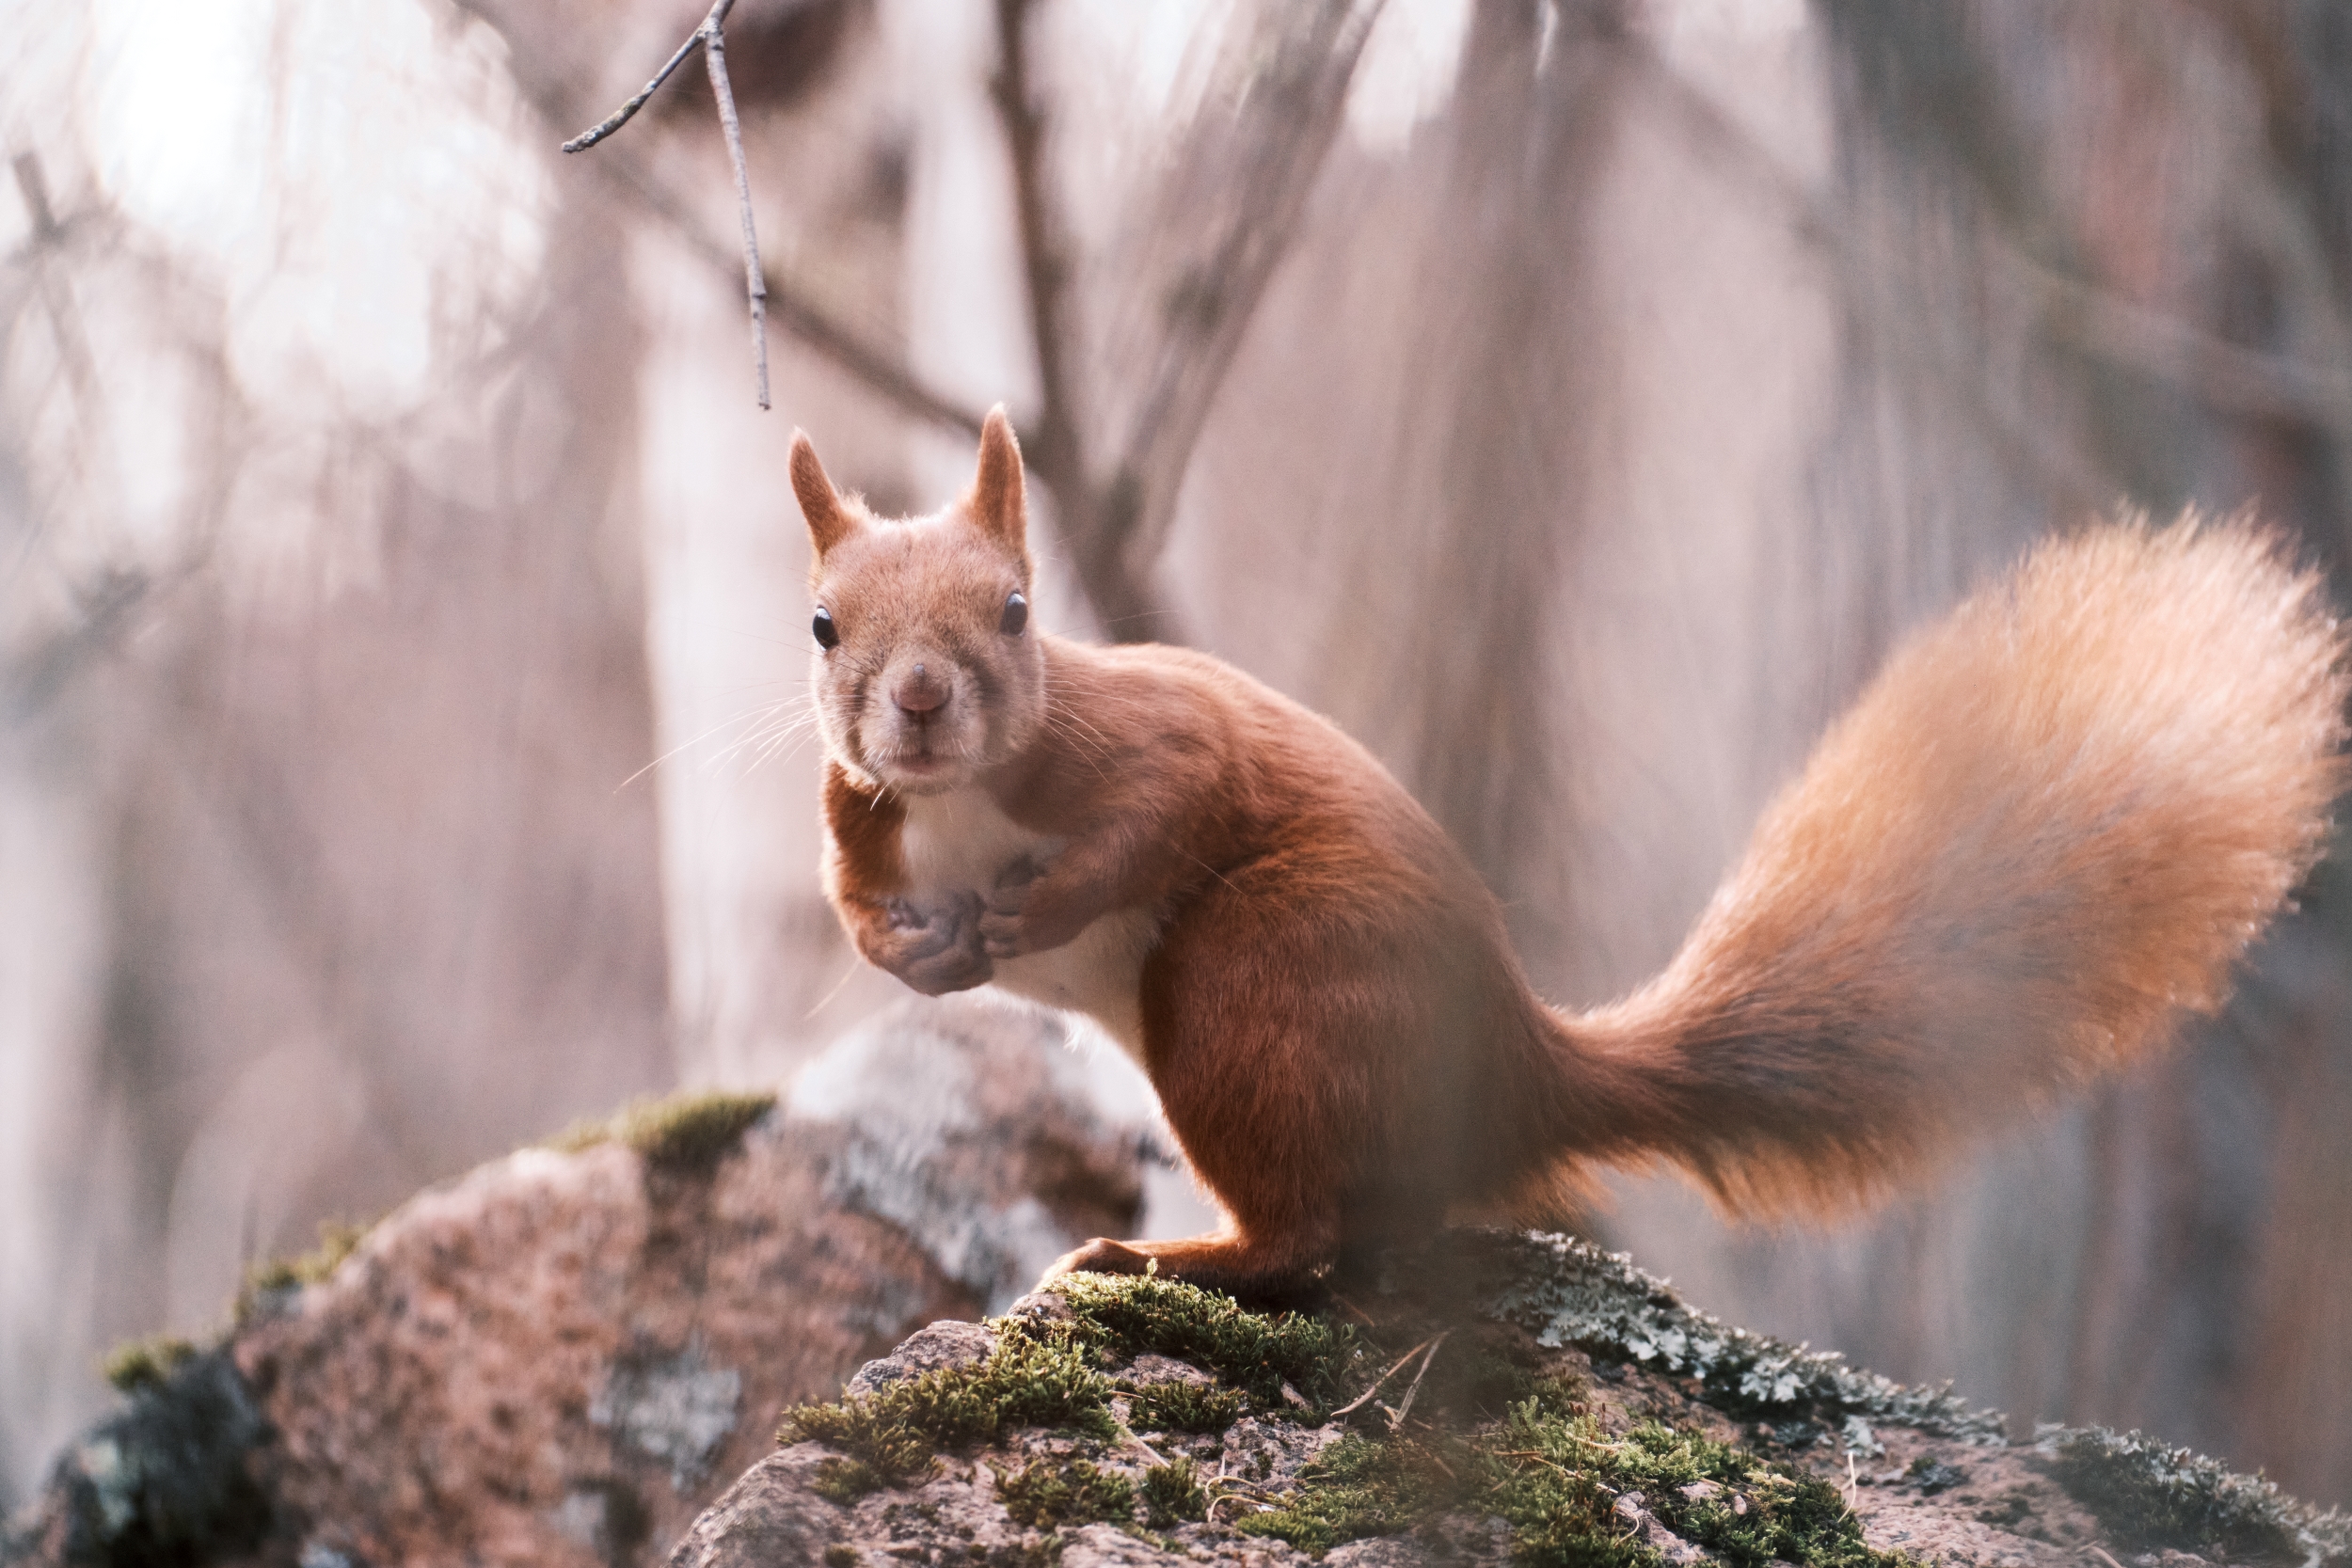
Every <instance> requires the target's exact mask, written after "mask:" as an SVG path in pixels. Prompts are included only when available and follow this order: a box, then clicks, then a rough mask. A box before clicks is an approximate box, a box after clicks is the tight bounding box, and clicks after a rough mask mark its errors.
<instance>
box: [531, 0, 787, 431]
mask: <svg viewBox="0 0 2352 1568" xmlns="http://www.w3.org/2000/svg"><path fill="white" fill-rule="evenodd" d="M734 8H735V0H718V4H716V5H714V6H712V7H711V8H710V14H709V15H708V16H706V17H704V18H703V21H702V25H701V26H699V27H697V28H695V29H694V30H693V32H692V33H691V34H689V35H688V36H687V40H686V41H685V42H684V43H681V44H679V45H678V46H677V53H676V54H675V55H671V56H670V58H669V60H668V62H667V63H666V64H664V65H663V66H662V68H661V69H660V71H656V72H655V73H654V78H653V80H652V81H650V82H647V83H646V84H645V85H644V87H643V88H641V89H640V90H639V92H638V94H637V96H636V97H634V98H632V99H630V100H629V101H628V103H624V104H622V105H621V106H620V107H619V108H617V109H615V110H613V111H612V113H611V114H610V115H607V116H606V117H605V118H604V119H602V120H601V121H599V122H598V123H597V124H596V127H595V128H594V129H592V130H588V131H583V132H581V133H580V135H577V136H574V137H573V138H572V139H571V140H569V141H567V142H565V143H564V151H566V152H585V151H587V150H588V149H590V148H592V147H594V146H596V143H598V142H600V141H602V140H604V138H605V137H607V136H609V135H612V133H613V132H615V131H618V130H619V129H620V128H621V127H622V126H624V125H627V124H628V122H629V120H630V119H633V118H635V116H636V114H637V111H638V110H640V109H642V108H644V106H645V102H646V100H648V99H650V98H651V97H653V95H654V93H655V92H656V91H657V90H658V89H659V88H660V86H661V84H662V83H664V82H666V81H668V80H669V79H670V76H671V73H672V72H674V71H676V70H677V68H678V67H679V66H680V65H683V64H684V63H685V61H686V56H687V55H691V54H692V53H693V52H694V49H695V47H696V46H697V45H700V46H701V48H702V52H703V64H704V65H705V67H707V69H708V71H709V72H710V91H711V94H712V96H713V97H715V98H717V99H718V101H719V129H720V132H721V133H722V134H723V135H724V136H725V138H726V144H727V158H728V161H729V162H731V163H732V164H733V165H734V166H735V201H736V206H737V208H738V209H739V211H740V212H741V214H742V217H743V287H744V293H745V294H746V295H747V296H748V297H749V299H750V301H751V310H752V358H753V361H754V363H755V365H756V366H757V369H758V375H759V405H760V407H762V408H765V407H767V406H768V281H767V277H766V276H765V275H764V274H763V273H761V271H760V269H759V233H758V230H756V229H755V227H754V225H753V223H752V179H751V173H750V170H749V168H748V167H747V166H746V165H745V164H744V161H743V128H742V124H741V122H740V121H739V120H738V119H736V114H735V88H734V87H733V86H732V85H731V84H730V83H729V82H728V81H727V40H726V34H725V26H726V20H727V12H729V11H731V10H733V9H734Z"/></svg>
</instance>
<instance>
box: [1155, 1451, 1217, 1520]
mask: <svg viewBox="0 0 2352 1568" xmlns="http://www.w3.org/2000/svg"><path fill="white" fill-rule="evenodd" d="M1139 1490H1140V1491H1141V1492H1142V1494H1143V1511H1144V1514H1145V1516H1146V1517H1147V1518H1148V1519H1149V1520H1150V1521H1151V1522H1152V1525H1153V1526H1154V1527H1155V1528H1161V1529H1165V1528H1168V1526H1170V1525H1177V1524H1183V1523H1184V1522H1186V1521H1187V1520H1197V1519H1200V1518H1201V1517H1202V1516H1203V1515H1205V1514H1206V1513H1208V1509H1209V1494H1208V1490H1207V1488H1205V1487H1203V1486H1202V1485H1201V1484H1200V1466H1199V1465H1195V1464H1194V1463H1193V1462H1192V1461H1191V1460H1189V1459H1176V1460H1170V1461H1169V1462H1168V1464H1166V1465H1152V1467H1151V1468H1150V1469H1148V1470H1146V1471H1144V1472H1143V1484H1142V1486H1141V1487H1140V1488H1139Z"/></svg>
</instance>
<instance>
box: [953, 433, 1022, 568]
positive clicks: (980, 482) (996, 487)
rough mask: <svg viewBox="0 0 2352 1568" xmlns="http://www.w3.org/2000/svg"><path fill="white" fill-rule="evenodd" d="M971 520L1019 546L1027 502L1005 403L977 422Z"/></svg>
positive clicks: (1007, 543)
mask: <svg viewBox="0 0 2352 1568" xmlns="http://www.w3.org/2000/svg"><path fill="white" fill-rule="evenodd" d="M966 504H967V507H968V510H969V511H970V512H971V514H972V520H973V521H974V522H976V523H977V524H979V525H980V527H981V529H982V530H983V531H986V532H988V533H990V534H992V535H993V536H994V537H995V538H996V539H997V540H999V541H1000V542H1001V543H1003V544H1004V546H1006V547H1007V548H1009V549H1011V550H1015V551H1018V550H1021V549H1023V548H1024V547H1025V546H1024V541H1025V539H1026V537H1027V533H1028V502H1027V500H1026V499H1025V494H1024V490H1023V486H1022V481H1021V443H1020V442H1019V441H1018V440H1017V439H1015V438H1014V436H1013V434H1012V421H1011V420H1009V419H1007V418H1006V417H1005V405H1004V404H1001V403H1000V404H997V405H996V406H995V407H993V408H992V409H990V410H989V411H988V419H987V420H986V422H984V423H983V424H982V425H981V426H980V471H979V473H978V474H977V476H975V477H974V479H973V481H972V498H971V499H970V501H969V502H967V503H966Z"/></svg>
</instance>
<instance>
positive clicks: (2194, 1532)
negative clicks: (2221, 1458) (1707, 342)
mask: <svg viewBox="0 0 2352 1568" xmlns="http://www.w3.org/2000/svg"><path fill="white" fill-rule="evenodd" d="M2050 1448H2051V1453H2052V1463H2051V1466H2050V1469H2051V1475H2052V1478H2053V1479H2054V1480H2056V1481H2058V1484H2059V1485H2060V1486H2062V1487H2064V1488H2065V1489H2066V1492H2067V1495H2068V1496H2069V1497H2073V1498H2074V1500H2075V1501H2076V1502H2078V1503H2080V1504H2082V1505H2083V1506H2084V1507H2085V1508H2087V1509H2089V1510H2090V1512H2091V1513H2092V1514H2094V1515H2095V1516H2096V1517H2097V1518H2098V1521H2099V1523H2100V1525H2101V1526H2102V1527H2104V1528H2106V1531H2107V1533H2108V1534H2109V1535H2112V1536H2113V1537H2115V1539H2116V1541H2117V1542H2118V1543H2119V1544H2122V1545H2124V1546H2127V1547H2130V1548H2132V1549H2134V1550H2140V1551H2145V1550H2149V1549H2152V1548H2156V1547H2164V1546H2171V1547H2176V1548H2178V1549H2180V1550H2182V1551H2188V1552H2197V1553H2200V1554H2201V1555H2203V1556H2206V1557H2210V1558H2213V1559H2215V1560H2228V1561H2233V1562H2242V1561H2246V1560H2256V1561H2299V1560H2303V1559H2304V1558H2305V1557H2307V1556H2313V1557H2318V1558H2320V1559H2321V1560H2329V1559H2337V1558H2342V1557H2344V1556H2345V1555H2346V1554H2347V1550H2348V1549H2352V1542H2348V1541H2346V1540H2345V1539H2344V1536H2345V1535H2347V1534H2352V1528H2339V1529H2338V1530H2337V1531H2336V1539H2335V1540H2333V1541H2332V1542H2320V1541H2307V1540H2305V1539H2303V1538H2302V1537H2303V1534H2304V1532H2302V1531H2299V1530H2298V1529H2297V1528H2296V1524H2297V1521H2296V1518H2295V1517H2294V1510H2293V1508H2292V1506H2291V1505H2290V1504H2289V1503H2288V1501H2287V1499H2285V1498H2284V1497H2281V1496H2280V1493H2279V1490H2278V1488H2277V1487H2275V1486H2273V1485H2271V1484H2270V1483H2269V1482H2268V1481H2263V1480H2261V1479H2260V1478H2258V1477H2247V1476H2236V1475H2232V1474H2231V1473H2230V1472H2229V1471H2227V1470H2225V1469H2223V1468H2222V1466H2221V1465H2218V1464H2217V1463H2216V1462H2215V1461H2213V1460H2210V1459H2202V1458H2200V1457H2198V1456H2197V1455H2195V1454H2192V1453H2190V1452H2189V1451H2188V1450H2187V1449H2173V1448H2167V1447H2166V1446H2165V1445H2163V1444H2161V1443H2158V1442H2155V1441H2153V1439H2151V1438H2148V1437H2146V1436H2143V1435H2142V1434H2140V1433H2137V1432H2135V1433H2130V1434H2128V1435H2125V1436H2118V1435H2117V1434H2116V1433H2112V1432H2108V1431H2106V1430H2105V1429H2098V1428H2094V1429H2092V1430H2090V1431H2086V1432H2074V1433H2066V1434H2065V1435H2063V1436H2061V1437H2059V1438H2058V1439H2057V1440H2056V1441H2055V1443H2053V1444H2052V1445H2050ZM2336 1522H2337V1524H2338V1525H2339V1526H2340V1527H2342V1526H2344V1521H2341V1520H2338V1521H2336ZM2330 1546H2332V1548H2333V1549H2332V1550H2330V1549H2329V1547H2330ZM2313 1548H2316V1550H2314V1549H2313Z"/></svg>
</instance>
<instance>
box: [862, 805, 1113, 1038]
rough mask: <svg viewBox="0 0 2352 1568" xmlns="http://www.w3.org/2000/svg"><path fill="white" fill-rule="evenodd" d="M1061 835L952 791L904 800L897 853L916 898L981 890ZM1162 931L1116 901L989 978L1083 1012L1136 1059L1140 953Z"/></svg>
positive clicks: (1043, 853)
mask: <svg viewBox="0 0 2352 1568" xmlns="http://www.w3.org/2000/svg"><path fill="white" fill-rule="evenodd" d="M1064 842H1065V841H1064V840H1061V839H1058V838H1054V837H1050V836H1048V835H1045V834H1042V833H1034V832H1030V831H1029V830H1027V829H1025V828H1024V827H1022V826H1021V825H1020V824H1018V823H1016V822H1014V821H1013V820H1012V818H1010V817H1009V816H1006V815H1005V814H1004V813H1003V812H1002V811H1000V810H998V809H997V806H996V802H995V801H993V800H990V799H989V797H988V795H987V793H986V792H985V791H983V790H979V789H958V790H951V791H949V792H948V793H946V794H945V795H922V796H915V797H914V798H912V799H910V800H908V801H907V802H906V823H905V825H904V826H903V827H902V828H901V829H900V830H899V835H898V852H899V858H900V862H901V863H902V864H903V865H904V866H905V868H906V876H907V884H908V885H907V891H908V892H909V893H910V894H912V895H914V896H916V897H937V896H941V895H949V894H957V893H966V892H977V893H978V894H980V895H982V896H983V897H985V896H986V895H987V894H988V893H989V892H990V890H992V889H993V888H994V887H995V885H996V879H997V878H998V877H1000V876H1002V875H1003V874H1004V872H1005V870H1006V868H1008V867H1009V866H1010V865H1012V864H1013V863H1015V862H1017V861H1019V860H1021V859H1022V858H1023V857H1024V856H1026V857H1028V858H1030V859H1031V860H1034V861H1035V862H1037V863H1039V864H1040V865H1044V864H1047V863H1051V861H1052V860H1053V857H1054V855H1055V854H1056V852H1057V851H1058V850H1059V849H1060V848H1061V847H1062V845H1063V843H1064ZM1158 939H1159V922H1158V921H1157V920H1156V919H1155V918H1153V916H1152V912H1151V911H1148V910H1139V909H1126V910H1113V911H1109V912H1108V913H1106V914H1104V915H1101V916H1099V917H1097V918H1096V919H1095V921H1094V922H1093V923H1092V924H1091V925H1089V926H1088V927H1086V929H1084V930H1082V931H1080V932H1079V933H1078V934H1077V936H1075V937H1074V938H1073V939H1072V940H1070V941H1069V942H1064V943H1063V944H1062V945H1061V946H1059V947H1056V948H1051V949H1048V950H1047V951H1045V952H1042V953H1025V954H1023V955H1022V956H1021V957H1020V958H1000V959H998V960H997V962H996V974H995V979H994V982H993V983H994V984H995V985H996V986H997V987H998V988H999V989H1000V990H1009V991H1011V992H1013V993H1014V994H1016V995H1019V996H1025V997H1027V998H1029V999H1030V1000H1031V1001H1034V1002H1042V1003H1044V1004H1045V1005H1046V1006H1052V1007H1064V1008H1067V1009H1069V1010H1070V1011H1072V1012H1079V1013H1085V1014H1086V1015H1087V1016H1088V1017H1089V1018H1091V1019H1093V1020H1094V1021H1095V1022H1097V1023H1099V1024H1101V1025H1102V1026H1103V1028H1104V1030H1105V1031H1107V1032H1108V1033H1109V1035H1110V1037H1112V1038H1113V1039H1115V1040H1117V1041H1118V1042H1119V1043H1120V1046H1121V1047H1122V1048H1124V1049H1125V1051H1126V1052H1127V1053H1128V1054H1129V1055H1131V1056H1133V1057H1135V1058H1136V1061H1137V1062H1141V1061H1142V1060H1143V1008H1142V1002H1141V996H1140V991H1141V986H1142V979H1143V960H1144V958H1146V957H1147V956H1149V955H1150V953H1151V951H1152V944H1153V942H1156V941H1157V940H1158Z"/></svg>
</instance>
